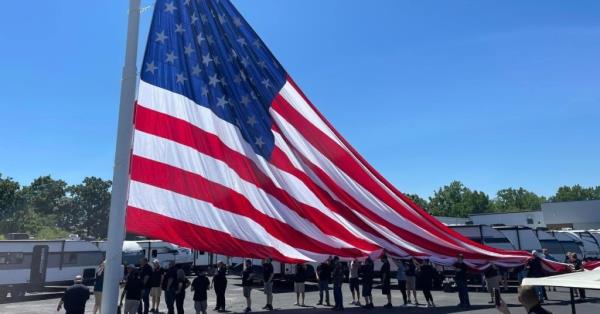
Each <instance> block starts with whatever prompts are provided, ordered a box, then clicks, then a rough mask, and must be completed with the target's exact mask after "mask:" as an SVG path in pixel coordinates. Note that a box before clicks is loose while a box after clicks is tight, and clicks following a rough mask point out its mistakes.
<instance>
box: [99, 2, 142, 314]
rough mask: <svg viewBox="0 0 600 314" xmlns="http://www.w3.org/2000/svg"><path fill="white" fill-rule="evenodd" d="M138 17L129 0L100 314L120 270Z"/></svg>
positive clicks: (112, 305)
mask: <svg viewBox="0 0 600 314" xmlns="http://www.w3.org/2000/svg"><path fill="white" fill-rule="evenodd" d="M139 21H140V0H129V18H128V24H127V44H126V50H125V65H124V66H123V74H122V80H121V99H120V105H119V125H118V129H117V144H116V150H115V164H114V168H113V185H112V192H111V198H110V214H109V221H108V237H107V245H106V268H105V271H104V284H103V292H102V314H114V313H116V309H117V303H118V302H119V281H120V280H121V278H122V276H123V273H122V268H121V261H122V249H123V239H124V238H125V207H126V202H127V187H128V182H129V160H130V154H131V144H132V136H133V105H134V102H135V94H136V83H137V82H136V79H137V67H136V63H137V46H138V32H139Z"/></svg>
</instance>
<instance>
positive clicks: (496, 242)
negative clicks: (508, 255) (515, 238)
mask: <svg viewBox="0 0 600 314" xmlns="http://www.w3.org/2000/svg"><path fill="white" fill-rule="evenodd" d="M450 228H452V229H454V231H456V232H458V233H460V234H462V235H463V236H465V237H467V238H469V239H471V240H473V241H475V242H478V243H481V244H485V245H487V246H491V247H494V248H497V249H504V250H514V249H515V248H514V246H513V245H512V244H511V242H510V240H509V239H508V238H507V237H506V236H505V235H504V234H502V232H500V231H498V230H496V229H494V228H492V227H490V226H488V225H464V226H450Z"/></svg>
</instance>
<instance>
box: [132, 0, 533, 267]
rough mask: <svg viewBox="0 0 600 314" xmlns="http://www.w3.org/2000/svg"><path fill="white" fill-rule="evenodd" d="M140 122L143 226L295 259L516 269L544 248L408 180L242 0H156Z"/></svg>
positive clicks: (164, 234)
mask: <svg viewBox="0 0 600 314" xmlns="http://www.w3.org/2000/svg"><path fill="white" fill-rule="evenodd" d="M324 83H325V82H324ZM349 110H351V108H350V109H349ZM134 124H135V127H134V137H133V138H134V144H133V150H132V160H131V170H130V171H131V179H130V184H129V197H128V207H127V229H128V230H129V231H130V232H134V233H137V234H141V235H146V236H149V237H152V238H159V239H163V240H167V241H170V242H173V243H177V244H180V245H183V246H186V247H191V248H195V249H199V250H204V251H209V252H214V253H218V254H223V255H228V256H242V257H253V258H261V257H267V256H270V257H272V258H274V259H276V260H279V261H283V262H300V261H322V260H324V259H326V258H327V257H328V256H329V255H337V256H340V257H342V258H352V257H365V256H367V255H371V256H377V255H379V254H382V253H383V252H385V253H387V254H389V255H392V256H397V257H408V256H414V257H418V258H430V259H431V260H432V261H434V262H437V263H441V264H452V263H453V262H454V261H455V257H456V256H457V254H459V253H462V254H463V255H464V257H465V259H466V260H467V261H468V262H469V263H471V264H472V265H479V266H482V265H486V264H488V263H489V262H490V261H491V262H494V263H497V264H499V265H505V266H514V265H519V264H522V263H524V262H525V261H526V260H527V259H529V258H530V257H531V255H530V254H529V253H525V252H521V251H504V250H499V249H494V248H490V247H486V246H483V245H481V244H478V243H475V242H473V241H470V240H469V239H467V238H465V237H463V236H461V235H460V234H458V233H456V232H454V231H453V230H451V229H449V228H448V227H446V226H445V225H443V224H442V223H440V222H439V221H437V220H436V219H435V218H433V217H432V216H430V215H429V214H427V213H426V212H425V211H424V210H423V209H421V208H419V207H418V206H417V205H415V204H414V203H413V202H412V201H411V200H410V199H408V198H407V197H406V196H404V195H403V194H402V193H401V192H399V191H398V190H397V189H395V188H394V187H393V186H392V185H391V184H390V183H389V182H388V181H386V179H385V178H384V177H383V176H381V175H380V174H379V173H378V172H377V171H376V170H375V169H373V167H371V166H370V165H369V164H368V163H367V162H366V161H365V160H364V159H363V158H362V157H361V156H360V155H359V154H358V153H357V152H356V151H355V150H354V149H353V148H352V147H351V146H350V145H349V144H348V142H347V141H346V140H345V139H344V138H343V137H342V136H341V135H340V134H339V133H338V132H337V131H336V130H335V129H334V128H333V126H332V125H331V124H330V123H329V122H328V121H327V120H326V119H325V118H324V117H323V115H322V114H321V113H320V112H319V111H318V110H317V109H316V107H315V106H314V105H313V104H312V103H311V102H310V101H309V100H308V98H307V97H306V96H305V95H304V94H303V92H302V91H301V90H300V88H299V87H298V85H296V84H295V83H294V81H293V80H292V79H291V78H290V76H289V74H288V73H287V72H286V71H285V70H284V68H283V67H282V65H281V64H279V62H278V61H277V60H276V59H275V57H274V56H273V55H272V54H271V52H270V51H269V49H267V47H266V45H265V43H263V41H262V40H261V39H260V38H259V37H258V35H257V34H256V33H255V32H254V30H253V29H252V28H251V27H250V26H249V25H248V23H247V22H246V20H244V18H243V17H242V16H241V15H240V13H239V12H238V11H237V10H236V8H235V7H234V6H233V5H232V3H230V1H227V0H220V1H219V0H199V1H196V0H158V1H156V4H155V9H154V16H153V19H152V24H151V27H150V31H149V34H148V40H147V45H146V52H145V56H144V60H143V66H142V70H141V80H140V83H139V89H138V101H137V103H136V109H135V121H134ZM381 136H385V134H382V135H381Z"/></svg>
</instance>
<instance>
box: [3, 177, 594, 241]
mask: <svg viewBox="0 0 600 314" xmlns="http://www.w3.org/2000/svg"><path fill="white" fill-rule="evenodd" d="M110 189H111V182H110V181H108V180H103V179H101V178H97V177H87V178H85V179H83V181H82V182H81V183H79V184H74V185H69V184H67V183H66V182H65V181H63V180H60V179H54V178H52V177H51V176H49V175H48V176H41V177H39V178H37V179H35V180H33V181H32V182H31V183H30V184H29V185H27V186H21V185H20V184H19V183H18V182H16V181H15V180H13V179H12V178H10V177H3V176H2V174H0V234H6V233H11V232H26V233H29V234H30V235H33V236H35V237H36V238H39V239H51V238H57V237H64V236H66V235H68V234H69V233H76V234H78V235H80V236H82V237H89V238H95V239H103V238H105V237H106V231H107V230H106V229H107V226H108V212H109V207H110ZM407 196H408V197H410V198H411V199H412V200H413V201H415V202H416V203H417V204H418V205H419V206H421V207H422V208H423V209H425V210H427V211H428V212H429V213H431V214H432V215H435V216H451V217H467V216H468V215H469V214H473V213H493V212H509V211H528V210H539V209H540V208H541V204H542V203H543V202H548V201H549V202H562V201H580V200H599V199H600V186H596V187H582V186H580V185H574V186H563V187H560V188H559V189H558V190H557V191H556V194H555V195H553V196H551V197H549V198H546V197H544V196H538V195H536V194H535V193H533V192H530V191H527V190H525V189H523V188H518V189H514V188H507V189H502V190H500V191H498V192H497V193H496V195H495V197H493V198H491V197H490V196H489V195H487V194H486V193H484V192H481V191H477V190H471V189H469V188H468V187H466V186H464V184H462V183H461V182H459V181H453V182H451V183H450V184H449V185H445V186H443V187H441V188H439V189H438V190H436V191H435V192H434V195H433V196H432V197H429V198H428V199H427V200H425V199H424V198H422V197H420V196H419V195H416V194H407Z"/></svg>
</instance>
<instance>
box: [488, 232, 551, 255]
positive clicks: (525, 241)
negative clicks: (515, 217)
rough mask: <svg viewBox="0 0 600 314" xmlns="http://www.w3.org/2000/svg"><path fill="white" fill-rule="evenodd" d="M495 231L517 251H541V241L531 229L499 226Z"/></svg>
mask: <svg viewBox="0 0 600 314" xmlns="http://www.w3.org/2000/svg"><path fill="white" fill-rule="evenodd" d="M494 229H496V230H498V231H500V232H501V233H502V234H503V235H504V236H506V238H508V240H509V241H510V243H511V244H512V245H513V246H514V247H515V249H517V250H522V251H533V250H541V249H542V245H541V243H540V240H539V239H538V238H537V236H536V235H535V231H533V230H532V229H531V228H529V227H524V226H498V227H494Z"/></svg>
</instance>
